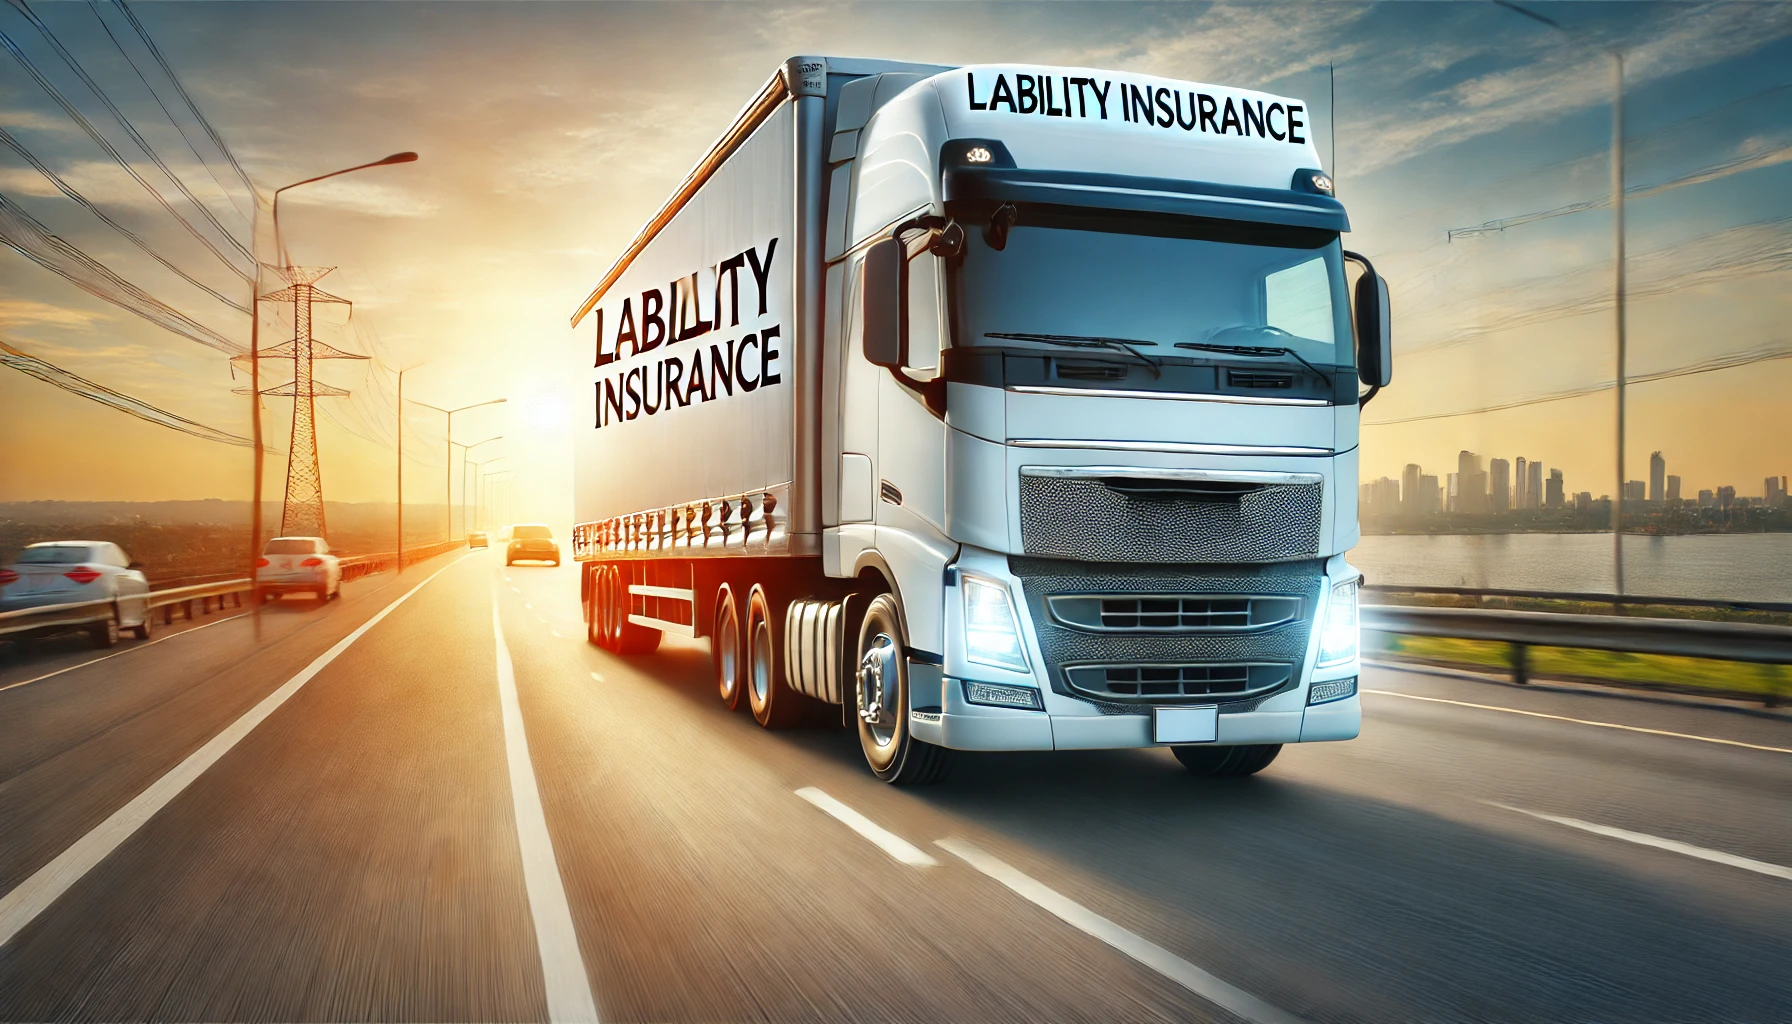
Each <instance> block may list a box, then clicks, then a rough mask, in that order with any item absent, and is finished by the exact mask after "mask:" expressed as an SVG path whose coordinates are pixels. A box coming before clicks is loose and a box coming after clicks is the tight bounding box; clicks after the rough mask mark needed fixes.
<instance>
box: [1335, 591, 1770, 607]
mask: <svg viewBox="0 0 1792 1024" xmlns="http://www.w3.org/2000/svg"><path fill="white" fill-rule="evenodd" d="M1363 594H1364V596H1366V597H1376V596H1379V597H1388V596H1392V595H1395V594H1413V595H1418V596H1424V597H1457V598H1472V599H1474V600H1475V601H1476V603H1477V604H1479V603H1483V602H1484V601H1485V599H1487V598H1494V599H1496V600H1499V599H1505V600H1510V599H1512V598H1518V599H1520V600H1534V601H1573V602H1576V603H1579V604H1609V605H1611V606H1612V607H1613V608H1615V609H1620V610H1621V609H1623V608H1625V607H1632V608H1642V607H1651V606H1652V607H1658V608H1717V609H1722V610H1725V611H1735V612H1792V604H1789V603H1785V602H1780V601H1733V600H1722V599H1714V598H1701V597H1647V596H1643V595H1637V594H1600V593H1581V592H1578V591H1566V590H1498V589H1491V588H1481V587H1408V586H1400V585H1398V584H1376V585H1374V586H1367V585H1365V586H1364V587H1363Z"/></svg>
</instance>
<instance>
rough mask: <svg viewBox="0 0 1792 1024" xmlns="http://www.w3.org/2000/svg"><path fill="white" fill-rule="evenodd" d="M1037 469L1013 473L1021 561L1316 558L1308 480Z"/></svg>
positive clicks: (1316, 513) (1320, 488)
mask: <svg viewBox="0 0 1792 1024" xmlns="http://www.w3.org/2000/svg"><path fill="white" fill-rule="evenodd" d="M1041 469H1044V467H1034V466H1023V467H1021V471H1020V536H1021V548H1022V550H1023V551H1025V552H1026V554H1028V555H1030V556H1034V557H1045V558H1070V559H1076V560H1078V561H1085V562H1148V563H1159V564H1162V563H1262V562H1283V561H1292V560H1296V559H1306V558H1312V557H1314V556H1315V555H1317V554H1318V551H1319V532H1320V530H1319V528H1320V523H1321V519H1322V517H1323V510H1324V501H1323V497H1324V493H1323V492H1324V483H1323V481H1322V480H1320V479H1319V478H1318V477H1316V476H1313V475H1311V474H1298V475H1297V474H1285V475H1280V476H1281V479H1263V478H1261V477H1258V476H1256V475H1255V474H1251V475H1246V474H1212V475H1208V474H1198V475H1197V474H1194V473H1189V472H1187V471H1183V472H1176V471H1166V472H1158V473H1145V472H1140V471H1138V470H1136V469H1134V470H1125V471H1118V472H1102V471H1101V470H1100V469H1098V468H1093V467H1091V468H1087V469H1080V470H1079V471H1078V472H1076V473H1074V474H1072V473H1066V472H1063V471H1062V470H1055V471H1054V470H1049V469H1048V470H1046V471H1044V472H1041V471H1040V470H1041Z"/></svg>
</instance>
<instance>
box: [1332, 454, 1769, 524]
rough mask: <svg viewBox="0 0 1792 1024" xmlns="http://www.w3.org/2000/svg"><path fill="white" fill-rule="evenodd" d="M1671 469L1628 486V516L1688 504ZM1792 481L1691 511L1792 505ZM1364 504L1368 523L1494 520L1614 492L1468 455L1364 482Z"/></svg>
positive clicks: (1658, 458)
mask: <svg viewBox="0 0 1792 1024" xmlns="http://www.w3.org/2000/svg"><path fill="white" fill-rule="evenodd" d="M1514 466H1516V470H1515V471H1514V470H1513V467H1514ZM1667 466H1668V461H1667V458H1666V456H1665V455H1664V453H1663V452H1661V451H1654V452H1651V453H1650V454H1649V477H1648V479H1647V480H1627V481H1625V485H1624V502H1625V506H1626V509H1627V510H1631V509H1637V510H1642V509H1655V508H1661V507H1664V506H1668V505H1671V504H1672V503H1674V502H1687V501H1688V499H1686V498H1684V497H1683V493H1684V492H1683V482H1684V479H1685V477H1684V474H1678V473H1675V474H1670V473H1668V472H1667ZM1509 474H1510V475H1509ZM1788 479H1789V478H1788V476H1786V475H1777V476H1776V475H1769V476H1767V477H1764V478H1763V480H1762V484H1761V493H1760V495H1759V498H1758V499H1757V497H1756V495H1754V494H1750V493H1747V491H1746V489H1742V488H1738V487H1737V485H1735V484H1733V483H1724V484H1716V483H1714V484H1713V485H1712V486H1710V487H1703V488H1697V489H1696V496H1695V497H1694V498H1692V499H1690V505H1691V507H1695V508H1711V507H1724V508H1727V507H1730V506H1732V505H1739V504H1752V503H1756V502H1757V500H1758V504H1759V505H1761V506H1765V507H1769V508H1777V507H1780V506H1782V505H1787V504H1789V503H1792V502H1789V501H1788ZM1358 500H1359V504H1360V506H1361V508H1362V510H1363V514H1364V515H1366V516H1369V515H1376V516H1386V515H1389V514H1390V510H1393V512H1395V513H1397V514H1400V515H1426V514H1434V513H1461V514H1466V515H1487V514H1497V513H1502V512H1521V511H1528V510H1532V509H1559V508H1575V509H1578V510H1580V511H1586V510H1587V509H1588V508H1589V507H1590V506H1592V505H1595V504H1605V505H1607V506H1608V507H1609V503H1610V502H1611V500H1612V496H1611V494H1610V492H1609V491H1608V492H1606V493H1597V492H1595V491H1593V490H1591V489H1586V490H1580V491H1569V490H1568V485H1567V478H1566V474H1565V472H1564V471H1563V470H1562V469H1561V468H1560V467H1549V466H1546V464H1545V463H1544V461H1543V460H1541V459H1536V458H1530V457H1527V456H1522V455H1521V456H1517V457H1516V458H1515V459H1513V460H1508V459H1505V458H1502V457H1498V456H1491V457H1487V458H1486V459H1485V463H1483V456H1482V454H1481V453H1478V452H1474V451H1470V450H1468V449H1463V450H1461V451H1459V452H1457V456H1456V471H1455V472H1453V473H1447V474H1444V475H1441V476H1440V475H1437V474H1428V473H1426V472H1425V467H1424V466H1423V465H1422V464H1420V463H1417V462H1409V463H1406V464H1405V466H1404V467H1402V469H1401V474H1400V476H1399V477H1398V478H1394V477H1388V476H1380V477H1376V478H1375V479H1373V480H1364V481H1362V482H1361V483H1360V484H1359V485H1358Z"/></svg>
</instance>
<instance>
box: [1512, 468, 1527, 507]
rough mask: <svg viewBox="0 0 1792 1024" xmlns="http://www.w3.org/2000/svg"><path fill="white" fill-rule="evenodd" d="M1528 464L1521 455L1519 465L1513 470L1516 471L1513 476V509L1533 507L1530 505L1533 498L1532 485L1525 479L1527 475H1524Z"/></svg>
mask: <svg viewBox="0 0 1792 1024" xmlns="http://www.w3.org/2000/svg"><path fill="white" fill-rule="evenodd" d="M1527 464H1528V463H1527V462H1526V460H1525V457H1524V456H1522V455H1520V456H1519V457H1518V465H1517V466H1515V467H1513V470H1514V471H1513V474H1512V507H1513V508H1530V507H1531V506H1530V503H1529V502H1530V497H1531V491H1530V483H1529V482H1528V481H1527V480H1526V479H1525V475H1524V472H1525V466H1526V465H1527Z"/></svg>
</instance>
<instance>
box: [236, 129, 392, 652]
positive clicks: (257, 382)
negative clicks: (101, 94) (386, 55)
mask: <svg viewBox="0 0 1792 1024" xmlns="http://www.w3.org/2000/svg"><path fill="white" fill-rule="evenodd" d="M416 159H417V154H415V153H409V152H406V153H394V154H392V155H391V156H388V157H385V158H384V159H380V160H375V161H373V162H372V163H366V164H356V165H355V166H353V167H344V168H343V169H342V170H339V171H331V172H330V173H328V174H319V175H317V176H316V177H312V178H306V179H304V180H303V181H295V182H293V183H292V184H290V185H282V186H280V187H279V188H277V189H275V190H274V202H273V206H274V209H273V221H274V252H275V254H276V255H277V256H278V257H279V259H280V263H281V265H282V266H284V265H285V264H286V240H285V239H284V238H282V237H281V235H280V193H282V192H285V191H286V190H287V189H294V188H298V187H299V186H300V185H309V184H311V183H312V182H314V181H322V180H324V179H325V178H334V177H337V176H338V175H342V174H349V173H351V172H354V171H362V170H366V169H367V168H369V167H384V166H386V165H387V164H408V163H411V162H412V161H414V160H416ZM249 290H250V292H251V294H250V296H249V413H250V416H249V422H250V424H251V440H252V441H253V442H254V445H255V455H254V463H255V481H254V484H253V486H252V487H251V488H250V494H251V496H252V500H251V501H250V505H251V509H250V514H249V587H250V591H249V599H250V600H249V603H250V606H251V607H252V608H253V609H254V610H255V628H256V632H257V634H259V633H260V631H261V584H260V574H258V573H257V572H256V571H255V561H256V559H258V558H260V557H261V477H262V473H263V472H264V468H263V467H264V462H263V452H262V443H261V259H260V257H259V256H258V257H257V258H256V261H255V280H254V282H253V283H252V284H251V285H250V289H249ZM401 507H402V502H401Z"/></svg>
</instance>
